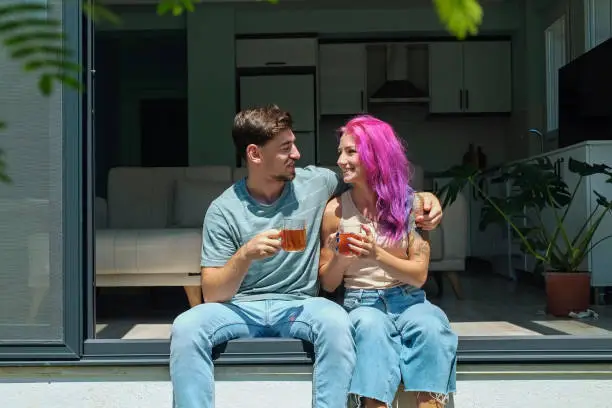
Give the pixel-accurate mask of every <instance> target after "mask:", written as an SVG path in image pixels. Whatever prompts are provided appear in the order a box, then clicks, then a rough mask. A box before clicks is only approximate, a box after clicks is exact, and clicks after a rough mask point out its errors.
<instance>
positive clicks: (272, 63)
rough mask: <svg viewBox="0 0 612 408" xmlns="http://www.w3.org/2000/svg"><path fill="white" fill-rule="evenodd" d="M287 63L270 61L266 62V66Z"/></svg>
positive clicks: (284, 63)
mask: <svg viewBox="0 0 612 408" xmlns="http://www.w3.org/2000/svg"><path fill="white" fill-rule="evenodd" d="M286 64H287V63H286V62H284V61H269V62H266V65H286Z"/></svg>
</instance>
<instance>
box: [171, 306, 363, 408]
mask: <svg viewBox="0 0 612 408" xmlns="http://www.w3.org/2000/svg"><path fill="white" fill-rule="evenodd" d="M245 337H285V338H297V339H302V340H305V341H308V342H310V343H312V344H313V345H314V351H315V364H314V369H313V379H312V384H313V393H312V395H313V407H315V408H340V407H346V404H347V400H348V390H349V384H350V381H351V376H352V374H353V368H354V366H355V343H354V341H353V328H352V325H351V322H350V320H349V317H348V314H347V313H346V311H345V310H344V309H343V308H342V307H341V306H340V305H338V304H336V303H334V302H332V301H330V300H328V299H325V298H322V297H312V298H309V299H305V300H258V301H246V302H233V303H205V304H201V305H199V306H196V307H194V308H192V309H190V310H188V311H186V312H184V313H182V314H181V315H179V316H178V317H177V318H176V320H175V321H174V324H173V326H172V337H171V343H170V377H171V379H172V387H173V390H174V406H175V408H212V407H214V406H215V404H214V387H215V385H214V378H213V361H212V358H211V353H212V348H213V347H214V346H216V345H218V344H220V343H223V342H226V341H228V340H232V339H237V338H245Z"/></svg>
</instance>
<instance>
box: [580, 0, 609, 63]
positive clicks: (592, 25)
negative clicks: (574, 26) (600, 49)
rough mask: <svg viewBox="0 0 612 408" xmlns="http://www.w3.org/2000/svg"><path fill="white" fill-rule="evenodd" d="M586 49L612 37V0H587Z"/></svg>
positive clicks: (585, 11)
mask: <svg viewBox="0 0 612 408" xmlns="http://www.w3.org/2000/svg"><path fill="white" fill-rule="evenodd" d="M584 15H585V26H586V30H585V31H586V33H585V41H586V44H585V51H588V50H590V49H591V48H594V47H596V46H598V45H599V44H601V43H602V42H604V41H606V40H607V39H608V38H610V37H612V0H585V1H584Z"/></svg>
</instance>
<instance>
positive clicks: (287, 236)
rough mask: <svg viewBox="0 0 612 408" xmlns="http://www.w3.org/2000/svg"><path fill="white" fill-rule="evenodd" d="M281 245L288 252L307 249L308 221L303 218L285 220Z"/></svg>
mask: <svg viewBox="0 0 612 408" xmlns="http://www.w3.org/2000/svg"><path fill="white" fill-rule="evenodd" d="M281 247H282V248H283V250H284V251H287V252H300V251H303V250H304V249H306V221H305V220H304V219H303V218H285V219H284V220H283V229H282V230H281Z"/></svg>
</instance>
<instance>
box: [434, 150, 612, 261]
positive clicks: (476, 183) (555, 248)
mask: <svg viewBox="0 0 612 408" xmlns="http://www.w3.org/2000/svg"><path fill="white" fill-rule="evenodd" d="M568 168H569V171H570V172H571V173H574V174H576V175H578V181H577V183H576V185H575V186H574V187H573V188H572V189H571V191H570V188H569V187H568V185H567V183H566V182H565V181H564V180H563V178H562V177H561V176H560V175H559V172H558V171H555V167H554V166H553V164H552V163H551V161H550V159H548V158H538V159H535V160H533V161H529V162H521V163H514V164H510V165H506V166H503V167H502V168H501V170H500V175H499V176H497V177H495V178H493V179H492V180H491V182H492V183H494V184H496V183H504V184H505V185H506V186H507V189H504V190H505V191H509V194H507V195H505V196H502V197H500V196H494V197H491V196H489V195H488V194H487V193H486V192H485V191H484V190H483V189H482V188H481V187H480V186H481V185H482V183H480V181H481V180H482V178H483V177H486V174H483V172H482V170H478V169H476V168H475V167H473V166H472V165H469V164H466V165H460V166H456V167H453V168H451V169H450V170H448V171H446V172H443V173H441V174H438V176H439V177H450V178H451V181H450V182H449V183H448V184H446V185H445V186H443V187H442V188H441V189H440V190H439V191H437V194H439V196H440V197H441V198H442V203H443V206H445V207H446V206H448V205H450V204H452V202H453V201H455V199H456V198H457V195H458V194H459V193H460V192H461V191H462V190H463V189H464V188H465V187H466V186H472V187H473V188H474V189H475V190H476V191H478V193H479V194H480V195H481V197H483V199H484V204H483V207H482V210H481V217H480V223H479V229H480V230H484V229H485V228H487V226H489V225H490V224H496V223H497V224H500V225H502V226H503V227H505V226H506V225H510V227H511V229H512V232H513V235H514V238H518V240H519V242H520V244H521V251H523V252H524V253H527V254H529V255H531V256H533V257H534V258H535V259H536V262H537V266H536V268H537V269H538V270H539V271H543V270H552V271H557V272H577V271H578V269H579V268H580V265H581V263H582V261H583V260H584V259H585V257H586V256H587V255H588V253H589V252H590V251H591V250H592V249H593V248H594V247H596V246H597V245H599V244H600V243H601V242H603V241H604V240H606V239H609V238H611V237H612V235H609V236H607V237H603V238H601V239H599V240H598V241H596V242H592V241H593V237H594V236H595V233H596V232H597V230H598V228H599V226H600V225H601V222H602V221H603V219H604V217H605V216H606V214H607V215H609V216H612V197H611V198H608V197H605V196H604V195H602V194H601V193H599V192H598V191H593V192H592V193H593V194H594V195H595V196H596V204H597V205H596V206H595V208H594V209H593V210H592V212H591V214H590V215H589V216H588V217H587V218H585V219H584V220H579V221H581V222H582V225H581V226H580V228H578V230H577V231H574V230H573V229H571V230H570V229H569V228H567V223H566V220H567V217H568V214H569V210H570V208H571V206H572V204H573V203H574V199H576V193H577V192H578V191H579V188H580V186H581V185H582V183H583V181H584V180H585V178H587V177H596V176H599V177H601V176H603V177H604V178H606V179H607V182H608V183H612V168H610V167H609V166H607V165H605V164H588V163H585V162H581V161H578V160H575V159H573V158H570V159H569V163H568ZM579 199H580V200H582V199H583V198H582V197H579ZM546 213H548V214H549V215H551V214H552V215H551V216H552V221H551V220H550V217H548V218H547V217H546V215H545V214H546ZM572 221H576V220H572ZM572 233H573V234H574V235H573V236H572Z"/></svg>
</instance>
